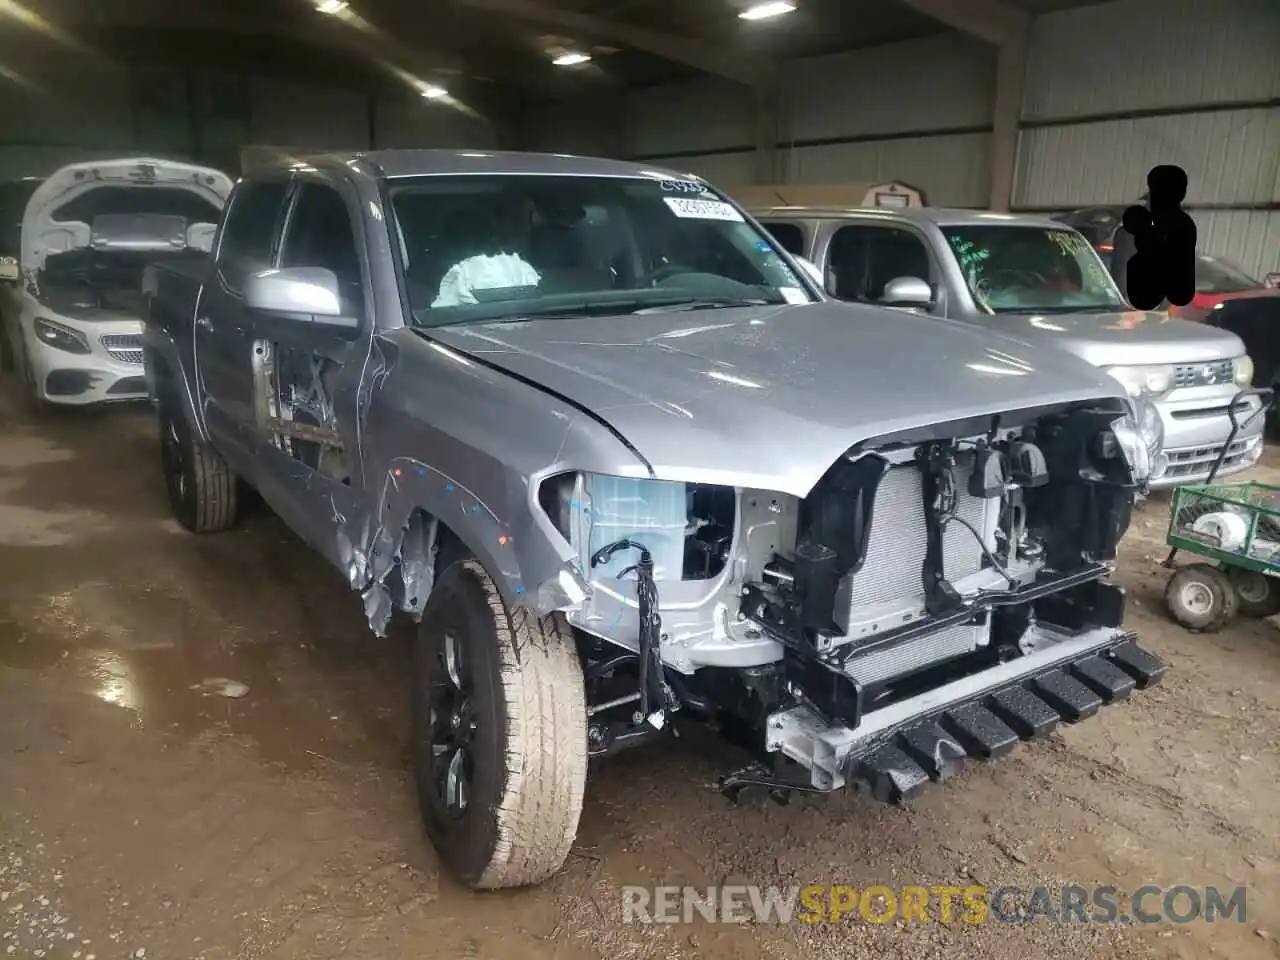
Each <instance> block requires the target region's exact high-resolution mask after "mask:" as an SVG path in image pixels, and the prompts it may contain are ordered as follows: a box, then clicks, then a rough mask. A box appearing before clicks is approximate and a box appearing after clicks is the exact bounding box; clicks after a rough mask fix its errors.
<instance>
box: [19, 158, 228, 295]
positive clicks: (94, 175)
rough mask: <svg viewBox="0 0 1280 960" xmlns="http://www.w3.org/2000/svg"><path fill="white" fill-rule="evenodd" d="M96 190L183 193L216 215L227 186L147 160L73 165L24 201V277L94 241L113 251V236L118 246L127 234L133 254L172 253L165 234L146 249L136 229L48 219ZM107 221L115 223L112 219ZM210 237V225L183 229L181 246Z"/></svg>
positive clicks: (202, 170)
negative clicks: (205, 202)
mask: <svg viewBox="0 0 1280 960" xmlns="http://www.w3.org/2000/svg"><path fill="white" fill-rule="evenodd" d="M100 187H137V188H138V189H139V190H145V189H148V188H151V187H164V188H169V189H181V190H189V191H191V192H192V193H194V194H195V195H197V196H199V197H203V198H204V199H205V200H208V201H209V202H210V203H212V204H213V205H214V206H215V207H217V208H218V209H219V210H221V209H222V208H223V207H224V206H225V205H226V202H227V197H228V196H229V195H230V193H231V187H232V181H231V178H230V177H229V176H227V175H226V174H225V173H223V172H222V171H220V170H214V169H211V168H209V167H200V166H196V165H194V164H189V163H179V162H177V161H173V160H156V159H152V158H150V157H126V158H122V159H116V160H101V161H93V162H90V163H74V164H71V165H69V166H66V167H63V168H62V169H60V170H58V171H57V172H56V173H54V174H53V175H52V176H50V177H49V179H47V180H46V181H45V182H44V183H42V184H41V185H40V187H39V188H38V189H37V190H36V191H35V193H33V194H32V195H31V198H30V199H29V200H28V201H27V207H26V211H25V212H24V213H23V217H22V253H21V269H22V271H23V272H24V273H28V272H33V271H36V270H39V269H40V268H42V267H43V266H44V262H45V259H46V258H47V257H49V256H51V255H53V254H57V253H65V252H66V251H68V250H75V249H77V248H80V247H89V246H91V245H93V246H96V245H98V242H99V239H100V240H101V242H102V243H104V244H105V245H106V247H111V246H115V248H116V249H118V248H119V247H118V246H117V245H114V244H113V243H112V241H111V240H109V239H107V237H108V235H114V237H115V238H116V244H118V243H119V242H120V240H121V239H122V234H130V235H131V241H130V243H129V248H130V249H133V250H139V249H155V250H173V249H174V242H173V236H172V230H171V229H165V230H163V231H158V232H157V235H156V236H155V237H154V238H153V240H154V246H148V245H147V241H146V240H145V238H144V237H143V236H141V235H140V232H139V229H138V224H136V223H135V224H133V225H132V226H130V227H127V228H126V227H125V226H124V225H123V224H122V223H121V222H120V221H119V220H118V219H117V220H116V222H114V223H112V222H110V220H108V222H107V223H106V224H98V223H95V224H92V225H91V224H88V223H81V222H77V221H61V220H54V219H53V212H54V211H55V210H57V209H58V208H60V207H62V206H63V205H64V204H66V203H69V202H71V201H72V200H74V199H75V198H76V197H79V196H81V195H83V194H86V193H89V192H90V191H92V190H96V189H98V188H100ZM108 217H109V218H112V219H115V218H117V217H118V215H115V214H112V215H108ZM97 219H99V220H101V219H104V218H101V217H100V218H97ZM212 231H213V226H212V225H211V224H189V225H188V235H187V236H186V237H185V238H184V243H183V246H204V245H206V243H207V241H208V240H209V239H211V235H212ZM95 234H97V237H96V238H95ZM106 247H104V248H106Z"/></svg>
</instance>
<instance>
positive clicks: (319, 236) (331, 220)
mask: <svg viewBox="0 0 1280 960" xmlns="http://www.w3.org/2000/svg"><path fill="white" fill-rule="evenodd" d="M280 266H282V267H324V268H325V269H326V270H332V271H333V273H334V275H335V276H336V277H337V278H338V287H339V289H340V290H341V291H342V298H343V303H344V305H345V306H346V308H347V310H348V311H350V313H351V314H352V315H353V316H363V314H364V284H363V282H362V281H361V274H360V256H359V254H358V252H357V251H356V234H355V230H354V228H353V227H352V224H351V215H350V214H349V213H348V212H347V205H346V202H345V201H344V200H343V199H342V194H340V193H338V191H337V190H335V189H333V188H332V187H328V186H325V185H324V184H320V183H304V184H302V187H301V189H300V190H299V191H298V198H297V201H296V202H295V203H294V207H293V214H292V215H291V216H290V217H289V223H288V225H287V226H286V227H285V234H284V242H283V243H282V244H281V248H280Z"/></svg>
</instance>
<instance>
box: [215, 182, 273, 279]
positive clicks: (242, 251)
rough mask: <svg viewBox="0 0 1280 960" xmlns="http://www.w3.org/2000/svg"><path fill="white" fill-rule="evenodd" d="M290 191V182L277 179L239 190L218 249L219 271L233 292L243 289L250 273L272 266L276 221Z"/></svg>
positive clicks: (224, 225) (234, 198)
mask: <svg viewBox="0 0 1280 960" xmlns="http://www.w3.org/2000/svg"><path fill="white" fill-rule="evenodd" d="M288 189H289V184H288V183H287V182H286V181H275V180H268V181H263V182H261V183H246V184H243V185H241V186H240V187H238V188H237V189H236V192H235V196H234V197H232V199H231V206H230V207H229V208H228V209H227V216H226V222H225V223H224V224H223V226H222V241H221V245H220V247H219V249H218V269H219V271H220V272H221V274H222V279H223V282H224V283H226V285H227V286H228V287H230V288H231V289H232V290H239V289H240V286H241V285H242V284H243V283H244V279H245V277H247V276H248V275H249V274H250V273H252V272H254V271H255V270H265V269H267V268H268V267H270V266H271V246H272V243H273V242H274V240H275V234H276V222H277V220H278V219H279V217H280V207H281V206H282V205H283V203H284V197H285V193H286V192H287V191H288Z"/></svg>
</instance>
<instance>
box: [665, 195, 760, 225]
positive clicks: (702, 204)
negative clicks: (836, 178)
mask: <svg viewBox="0 0 1280 960" xmlns="http://www.w3.org/2000/svg"><path fill="white" fill-rule="evenodd" d="M662 201H663V203H665V204H666V205H667V206H668V207H670V208H671V212H672V213H674V214H675V215H676V216H677V217H684V218H685V219H686V220H733V221H736V222H738V223H741V222H742V214H740V213H739V212H738V211H737V210H735V209H734V208H733V205H732V204H729V203H725V202H724V201H723V200H690V199H688V198H686V197H663V198H662Z"/></svg>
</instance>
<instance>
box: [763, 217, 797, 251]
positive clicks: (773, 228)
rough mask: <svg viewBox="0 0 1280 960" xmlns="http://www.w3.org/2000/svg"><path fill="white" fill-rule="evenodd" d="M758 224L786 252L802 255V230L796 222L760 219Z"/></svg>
mask: <svg viewBox="0 0 1280 960" xmlns="http://www.w3.org/2000/svg"><path fill="white" fill-rule="evenodd" d="M760 225H761V226H762V227H764V228H765V229H766V230H768V231H769V235H770V236H771V237H773V239H775V240H777V241H778V245H779V246H781V247H782V249H783V250H785V251H787V253H789V254H791V255H792V256H795V257H803V256H804V231H803V230H801V229H800V227H799V226H798V225H797V224H794V223H777V222H769V221H761V224H760Z"/></svg>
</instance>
